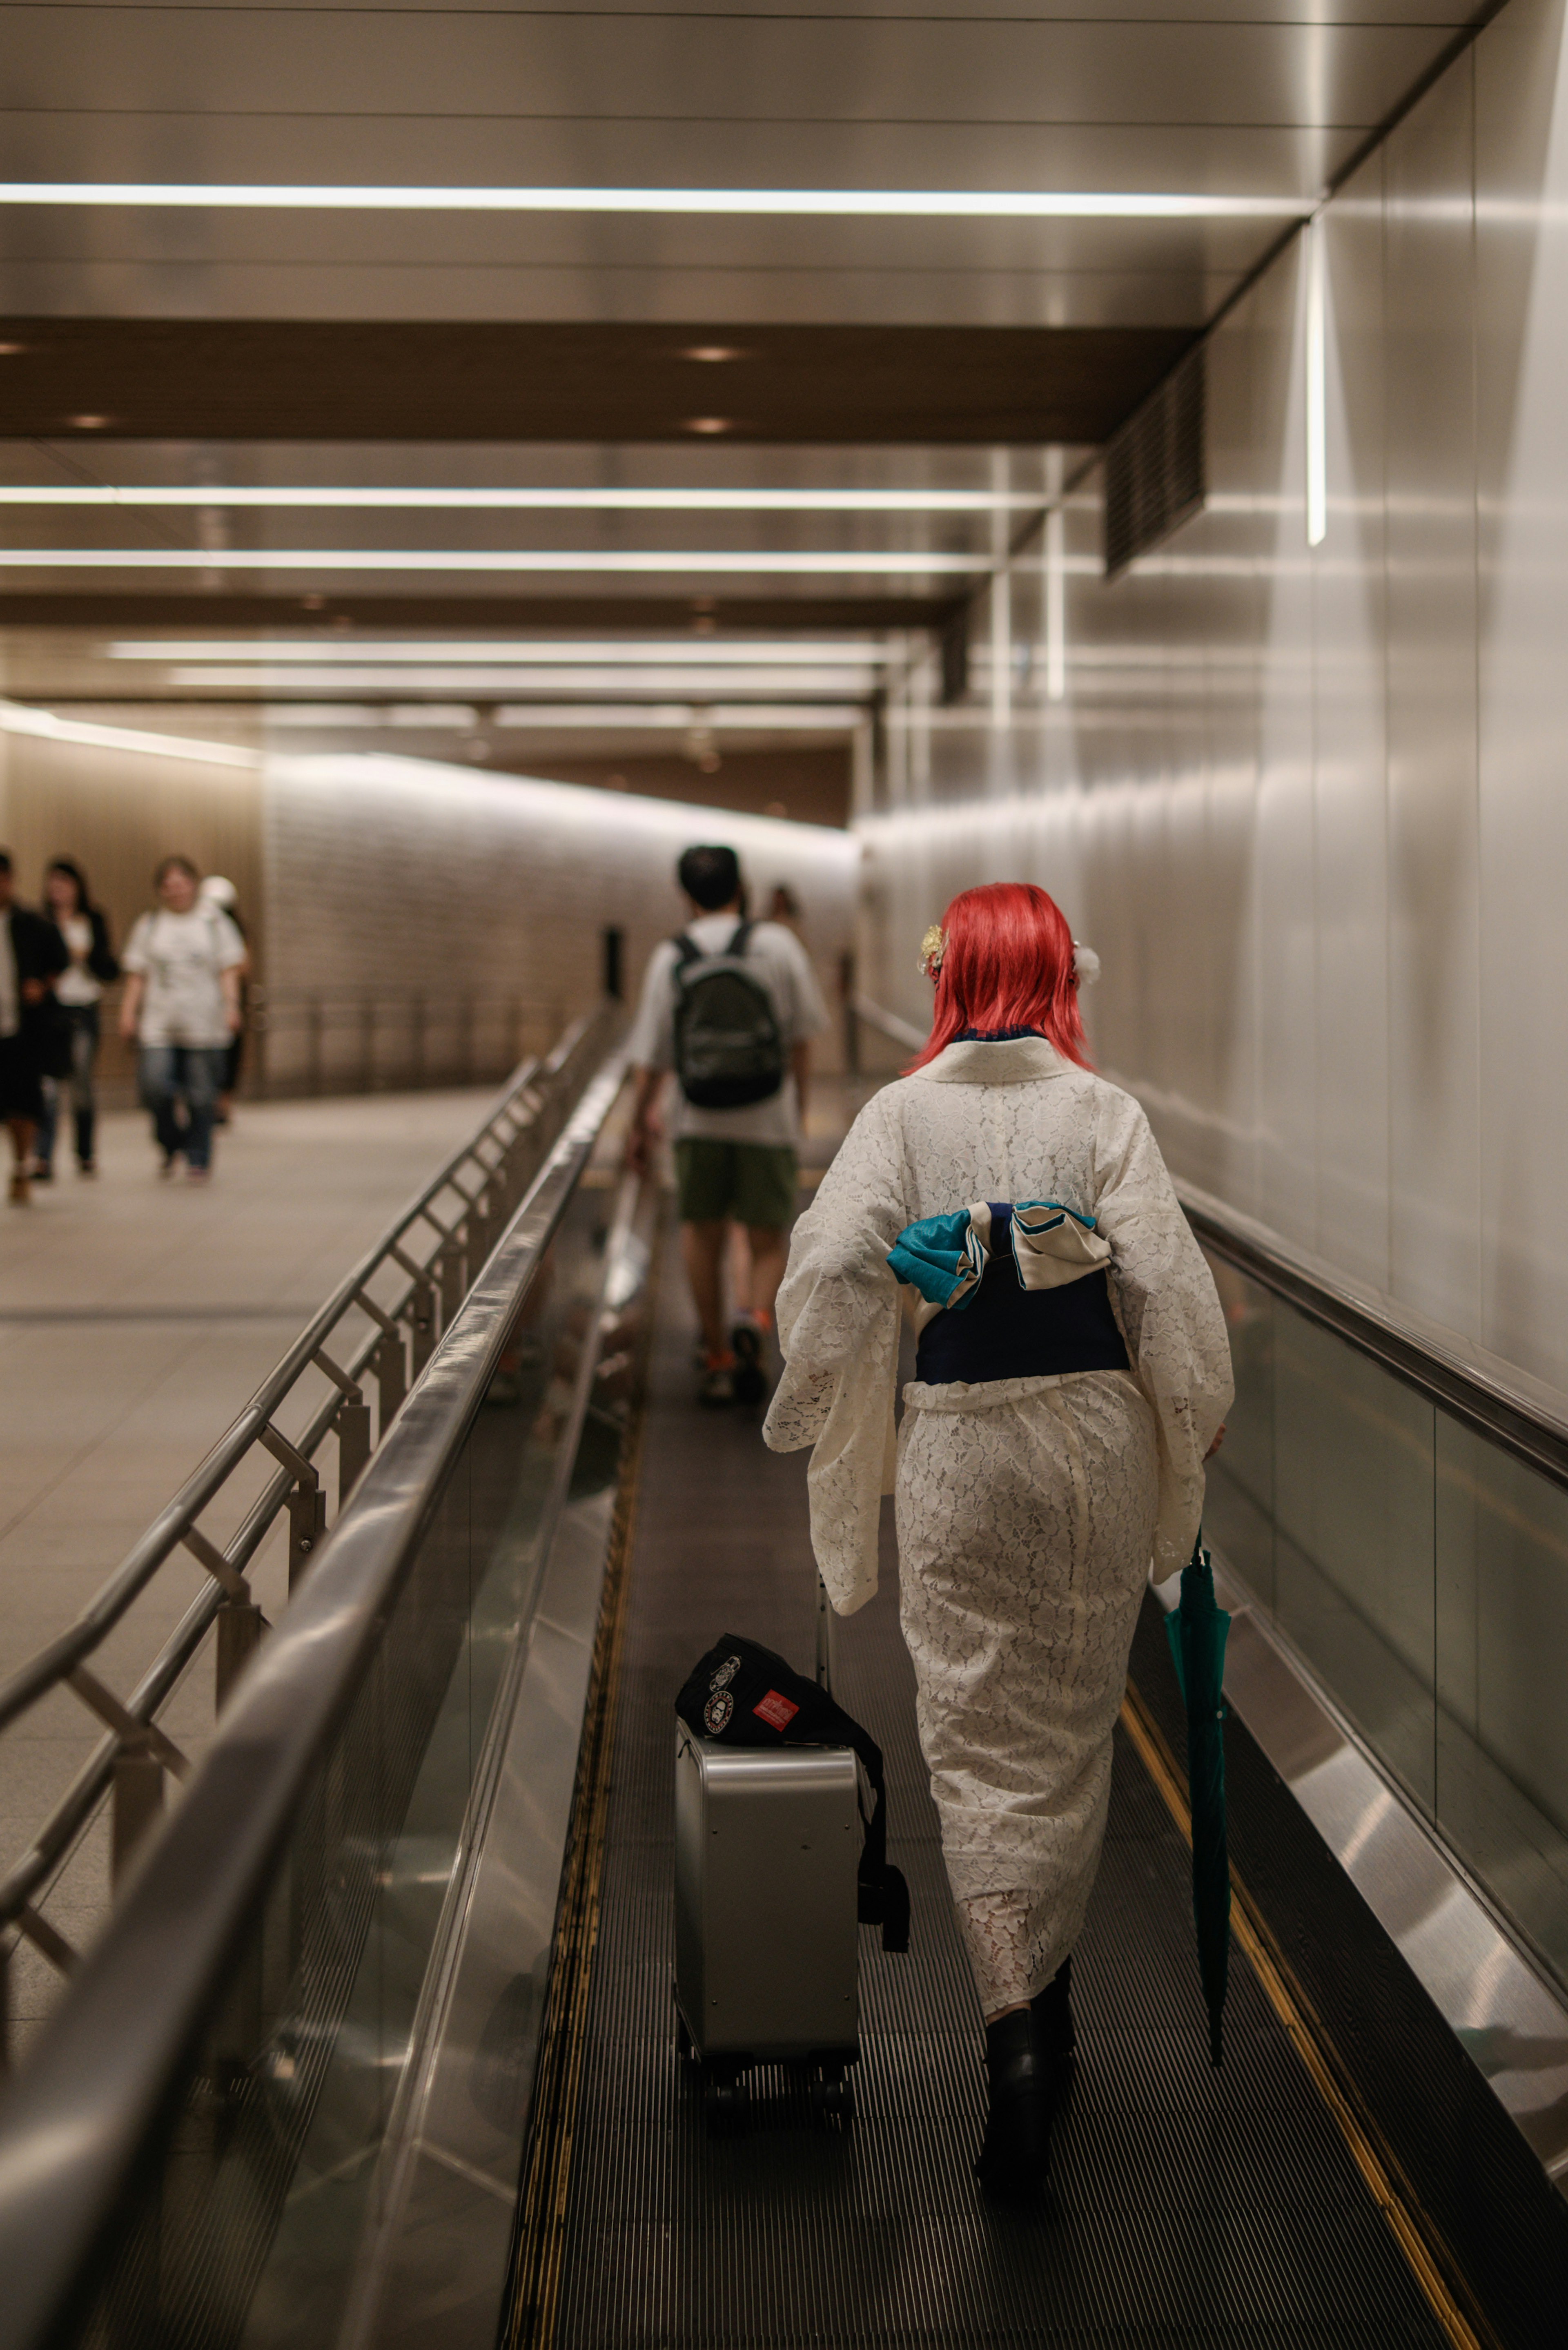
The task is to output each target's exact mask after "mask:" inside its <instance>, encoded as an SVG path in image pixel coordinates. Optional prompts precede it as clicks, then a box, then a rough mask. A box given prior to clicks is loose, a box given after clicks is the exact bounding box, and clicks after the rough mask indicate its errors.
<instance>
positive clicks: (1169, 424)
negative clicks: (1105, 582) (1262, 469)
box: [1106, 343, 1208, 579]
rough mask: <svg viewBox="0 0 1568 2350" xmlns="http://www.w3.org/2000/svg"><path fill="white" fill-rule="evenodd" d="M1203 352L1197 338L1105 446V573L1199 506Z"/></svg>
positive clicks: (1203, 489)
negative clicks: (1190, 348) (1195, 346)
mask: <svg viewBox="0 0 1568 2350" xmlns="http://www.w3.org/2000/svg"><path fill="white" fill-rule="evenodd" d="M1203 355H1204V346H1203V345H1202V344H1201V343H1199V345H1198V347H1197V348H1196V349H1195V350H1191V351H1189V353H1188V355H1187V357H1186V358H1185V359H1182V360H1180V361H1179V364H1178V365H1177V366H1176V367H1175V368H1173V369H1172V370H1171V372H1170V373H1169V375H1168V376H1167V377H1166V379H1165V381H1164V382H1163V383H1162V384H1160V385H1159V387H1158V390H1155V391H1153V392H1151V393H1150V394H1149V397H1148V398H1147V400H1145V401H1144V404H1143V406H1142V407H1141V408H1140V409H1139V410H1138V411H1137V413H1136V415H1133V416H1130V417H1129V418H1128V419H1127V422H1126V423H1125V424H1124V425H1123V426H1122V428H1121V430H1120V432H1117V433H1116V435H1115V437H1114V439H1112V440H1110V441H1108V442H1106V578H1107V579H1114V578H1115V577H1116V574H1117V573H1118V572H1119V571H1125V570H1126V569H1127V565H1128V564H1129V563H1131V562H1133V561H1134V560H1135V558H1136V557H1137V556H1140V555H1146V554H1147V552H1148V550H1149V548H1150V547H1151V546H1158V545H1159V542H1160V540H1161V539H1162V538H1168V537H1169V536H1170V534H1171V532H1172V531H1173V530H1176V529H1177V528H1179V525H1181V524H1182V523H1184V522H1186V521H1187V520H1188V519H1189V517H1190V516H1191V515H1195V514H1197V513H1198V512H1199V508H1200V507H1201V506H1202V504H1203V501H1204V498H1205V496H1206V494H1207V491H1208V481H1207V473H1206V468H1205V463H1204V430H1203V378H1204V369H1203Z"/></svg>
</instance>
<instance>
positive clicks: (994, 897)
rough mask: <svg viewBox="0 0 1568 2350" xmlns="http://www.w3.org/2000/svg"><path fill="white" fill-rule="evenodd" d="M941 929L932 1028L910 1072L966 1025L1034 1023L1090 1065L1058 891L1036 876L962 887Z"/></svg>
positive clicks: (985, 1030) (1067, 1053)
mask: <svg viewBox="0 0 1568 2350" xmlns="http://www.w3.org/2000/svg"><path fill="white" fill-rule="evenodd" d="M942 935H943V939H944V941H945V943H944V945H943V949H942V962H941V969H940V971H939V972H938V973H937V1001H936V1007H935V1010H934V1012H933V1014H932V1016H931V1033H930V1035H929V1036H928V1038H927V1039H926V1044H925V1048H924V1050H923V1051H922V1052H919V1053H917V1054H916V1055H915V1057H914V1059H913V1060H912V1061H911V1062H910V1063H909V1068H908V1069H907V1070H906V1071H905V1072H904V1074H905V1076H910V1075H912V1074H913V1072H914V1071H915V1070H916V1069H923V1068H924V1067H925V1066H926V1064H927V1062H928V1061H934V1060H935V1059H936V1057H937V1055H938V1054H939V1053H940V1052H942V1051H944V1050H945V1048H946V1047H947V1046H948V1045H950V1044H951V1043H952V1041H953V1039H954V1037H955V1036H957V1035H961V1032H962V1031H963V1030H964V1029H966V1028H978V1029H980V1030H981V1032H982V1034H989V1033H991V1032H992V1031H994V1030H996V1029H999V1028H1037V1029H1038V1030H1039V1032H1040V1034H1041V1035H1043V1036H1044V1038H1045V1039H1046V1041H1047V1043H1049V1044H1052V1045H1054V1046H1055V1047H1056V1050H1057V1051H1058V1053H1060V1054H1062V1055H1063V1056H1064V1058H1065V1059H1067V1060H1069V1061H1075V1062H1076V1063H1077V1064H1078V1066H1079V1067H1080V1068H1081V1069H1087V1068H1090V1067H1092V1066H1093V1064H1092V1063H1091V1061H1090V1059H1089V1055H1088V1050H1087V1047H1086V1045H1085V1037H1084V1029H1083V1024H1082V1022H1081V1021H1080V1020H1079V1018H1078V983H1077V981H1076V979H1075V977H1074V975H1073V933H1072V931H1070V930H1069V929H1068V928H1067V924H1066V920H1065V918H1064V915H1063V912H1062V910H1061V908H1060V907H1059V906H1058V905H1057V904H1056V901H1055V899H1054V898H1048V897H1047V896H1046V894H1045V892H1044V889H1036V888H1035V887H1034V885H1033V882H1032V881H992V882H988V883H987V884H986V886H985V887H984V888H983V889H964V890H961V892H960V894H959V895H958V896H957V897H956V898H955V899H953V901H952V904H951V905H950V907H949V908H948V910H947V912H946V913H945V914H944V915H943V916H942Z"/></svg>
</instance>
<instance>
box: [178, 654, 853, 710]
mask: <svg viewBox="0 0 1568 2350" xmlns="http://www.w3.org/2000/svg"><path fill="white" fill-rule="evenodd" d="M169 683H170V685H171V686H204V687H206V688H207V689H208V690H209V691H217V690H219V689H226V688H232V687H235V686H243V687H248V688H249V689H250V690H251V691H253V692H255V693H302V692H303V693H311V692H315V693H320V692H332V693H453V692H456V693H540V692H550V693H573V692H576V691H583V692H589V693H614V694H617V695H632V696H636V695H639V694H641V695H652V696H655V697H656V698H657V699H658V700H659V701H667V700H668V699H669V697H670V695H671V694H674V693H679V694H689V693H695V694H703V693H747V692H752V693H781V692H784V691H788V692H790V693H796V694H799V693H816V694H821V693H837V694H844V693H870V692H872V691H874V689H875V687H876V685H877V676H876V674H875V672H873V671H870V670H861V671H855V670H845V669H803V670H796V671H786V672H785V673H784V674H782V675H781V674H780V672H779V671H777V670H776V669H703V668H701V667H700V666H698V665H696V664H693V663H687V664H685V665H683V666H680V667H674V666H671V667H667V668H661V669H649V670H640V671H639V670H620V669H543V668H541V669H538V670H526V669H477V668H474V669H469V668H460V667H452V668H441V669H435V668H431V669H402V668H393V667H389V668H386V669H378V668H365V669H325V670H324V669H321V668H319V667H315V668H313V667H308V666H306V665H301V666H299V667H294V666H284V665H281V664H280V665H278V666H277V667H275V668H267V667H262V668H256V669H249V668H240V667H234V668H231V667H229V666H228V665H227V664H226V663H223V662H218V663H214V664H213V667H212V668H210V669H207V668H202V669H197V668H186V667H182V666H181V667H175V668H173V669H171V671H170V673H169Z"/></svg>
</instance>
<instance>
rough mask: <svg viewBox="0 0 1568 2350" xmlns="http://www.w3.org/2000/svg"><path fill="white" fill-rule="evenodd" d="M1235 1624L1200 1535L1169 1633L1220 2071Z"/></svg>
mask: <svg viewBox="0 0 1568 2350" xmlns="http://www.w3.org/2000/svg"><path fill="white" fill-rule="evenodd" d="M1230 1629H1231V1618H1230V1617H1229V1616H1228V1615H1227V1614H1226V1612H1225V1610H1224V1609H1223V1608H1222V1607H1216V1606H1215V1604H1214V1568H1213V1565H1212V1563H1211V1561H1210V1556H1209V1553H1208V1552H1207V1551H1206V1550H1205V1549H1204V1547H1203V1534H1202V1530H1201V1529H1199V1535H1198V1540H1197V1541H1196V1542H1195V1543H1194V1544H1193V1546H1192V1558H1191V1561H1190V1563H1189V1565H1186V1566H1184V1567H1183V1568H1182V1570H1181V1605H1180V1607H1178V1608H1177V1609H1176V1610H1175V1611H1174V1613H1173V1614H1171V1615H1169V1616H1168V1617H1166V1619H1165V1633H1166V1638H1167V1639H1168V1641H1169V1642H1170V1653H1171V1657H1172V1659H1174V1661H1175V1665H1176V1678H1177V1679H1178V1680H1179V1682H1180V1683H1181V1696H1182V1702H1183V1703H1184V1704H1185V1706H1186V1708H1187V1786H1188V1802H1189V1805H1190V1807H1191V1812H1192V1915H1193V1918H1194V1920H1195V1922H1196V1924H1197V1928H1198V1972H1199V1978H1200V1980H1201V1981H1202V1984H1203V1997H1204V2000H1205V2002H1206V2003H1207V2005H1208V2009H1209V2054H1210V2060H1211V2062H1212V2063H1214V2064H1219V2063H1220V2057H1221V2054H1223V2051H1222V2049H1221V2046H1220V2025H1221V2022H1222V2021H1223V2018H1224V2014H1225V1986H1226V1982H1227V1979H1228V1977H1229V1974H1230V1966H1231V1857H1230V1854H1229V1852H1228V1851H1227V1849H1226V1844H1225V1700H1224V1698H1223V1697H1222V1696H1221V1694H1220V1690H1221V1687H1222V1684H1223V1682H1224V1679H1225V1636H1226V1634H1227V1633H1228V1632H1229V1631H1230Z"/></svg>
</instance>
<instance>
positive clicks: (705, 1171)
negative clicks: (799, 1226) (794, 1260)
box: [675, 1134, 798, 1232]
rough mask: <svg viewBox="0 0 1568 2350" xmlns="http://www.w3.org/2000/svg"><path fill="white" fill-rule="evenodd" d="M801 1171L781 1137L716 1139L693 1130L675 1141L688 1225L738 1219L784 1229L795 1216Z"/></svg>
mask: <svg viewBox="0 0 1568 2350" xmlns="http://www.w3.org/2000/svg"><path fill="white" fill-rule="evenodd" d="M797 1177H798V1170H797V1169H796V1166H795V1157H794V1151H793V1150H792V1149H790V1147H789V1145H788V1144H787V1143H781V1142H716V1141H714V1140H713V1139H712V1138H711V1136H709V1135H705V1134H694V1135H690V1136H688V1137H687V1139H685V1140H684V1141H683V1142H678V1143H677V1144H676V1146H675V1185H676V1190H677V1191H678V1193H679V1195H680V1221H681V1222H682V1223H683V1224H718V1223H723V1222H727V1221H728V1220H730V1219H731V1218H733V1220H734V1222H736V1223H738V1224H755V1225H757V1226H758V1227H759V1228H763V1229H766V1230H768V1231H770V1232H782V1231H783V1229H784V1226H785V1225H786V1224H787V1223H790V1222H793V1220H794V1195H795V1185H796V1181H797Z"/></svg>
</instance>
